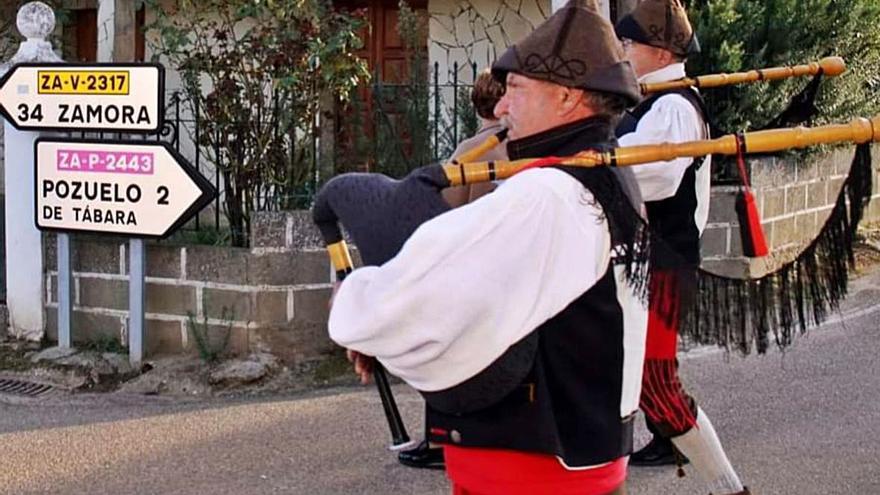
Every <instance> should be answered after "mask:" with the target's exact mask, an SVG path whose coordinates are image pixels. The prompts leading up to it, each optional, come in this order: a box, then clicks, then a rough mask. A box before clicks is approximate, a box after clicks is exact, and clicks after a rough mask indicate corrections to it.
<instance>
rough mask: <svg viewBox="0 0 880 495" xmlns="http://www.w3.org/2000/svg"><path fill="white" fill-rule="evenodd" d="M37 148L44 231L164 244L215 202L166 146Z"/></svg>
mask: <svg viewBox="0 0 880 495" xmlns="http://www.w3.org/2000/svg"><path fill="white" fill-rule="evenodd" d="M35 148H36V159H35V162H36V164H37V173H36V183H35V189H34V193H35V199H36V200H35V202H34V208H35V217H36V222H37V228H38V229H41V230H57V231H64V232H95V233H105V234H121V235H128V236H136V237H165V236H167V235H169V234H171V233H172V232H173V231H174V230H175V229H177V228H178V227H180V226H181V225H183V223H185V222H186V221H187V220H189V219H190V218H191V217H192V216H193V215H195V214H196V213H198V212H199V210H201V209H202V208H204V207H205V206H206V205H207V204H208V203H210V202H211V201H212V200H213V199H214V198H215V197H216V195H217V191H216V190H215V189H214V187H213V186H212V185H211V183H210V182H208V180H207V179H205V178H204V177H203V176H202V175H201V174H199V173H198V171H196V170H195V169H193V167H192V166H191V165H190V164H189V163H187V162H186V160H185V159H184V158H183V157H181V156H180V155H179V154H178V153H176V152H175V151H174V150H173V148H171V147H170V146H169V145H167V144H165V143H158V142H150V141H134V142H112V141H81V140H72V139H51V138H40V139H38V140H37V142H36V145H35ZM8 165H12V164H8Z"/></svg>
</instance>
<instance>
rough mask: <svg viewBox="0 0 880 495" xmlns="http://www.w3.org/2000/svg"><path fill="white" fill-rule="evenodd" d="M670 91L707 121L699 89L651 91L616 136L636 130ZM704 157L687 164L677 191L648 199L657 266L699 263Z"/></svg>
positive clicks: (669, 266)
mask: <svg viewBox="0 0 880 495" xmlns="http://www.w3.org/2000/svg"><path fill="white" fill-rule="evenodd" d="M670 94H676V95H679V96H681V97H682V98H684V99H686V100H687V101H688V102H690V103H691V105H693V106H694V108H696V109H697V112H698V113H699V114H700V116H701V117H702V119H703V122H706V116H707V115H708V113H707V112H706V105H705V103H704V102H703V99H702V97H701V96H700V95H699V94H698V93H697V92H696V91H694V90H692V89H690V88H684V89H678V90H672V91H664V92H659V93H655V94H653V95H651V97H649V98H646V99H645V100H643V101H642V102H641V103H640V104H638V105H637V106H636V107H635V108H633V109H632V110H630V111H628V112H627V113H626V114H625V115H624V117H623V119H621V121H620V123H619V124H618V126H617V130H616V134H617V136H618V137H620V136H623V135H624V134H629V133H631V132H634V131H635V130H636V126H637V125H638V123H639V121H640V120H641V119H642V117H644V116H645V114H647V113H648V111H650V110H651V107H652V106H653V105H654V103H656V102H657V100H659V99H660V98H661V97H663V96H666V95H670ZM704 161H705V158H704V157H701V158H697V159H695V160H694V161H693V163H692V164H691V166H689V167H688V168H687V170H686V171H685V173H684V177H683V178H682V180H681V185H679V187H678V190H677V191H675V195H673V196H672V197H669V198H666V199H662V200H659V201H645V210H646V211H647V214H648V223H649V224H650V225H651V230H652V231H653V232H654V233H656V234H657V235H658V236H659V238H660V240H659V241H658V242H654V243H653V245H652V257H651V261H652V263H653V265H654V267H655V268H671V267H675V266H679V265H681V264H682V262H683V263H684V264H686V265H694V264H699V263H700V229H699V228H697V224H696V222H695V220H694V213H695V212H696V211H697V189H696V186H697V178H696V173H697V169H699V168H700V167H701V166H702V165H703V162H704Z"/></svg>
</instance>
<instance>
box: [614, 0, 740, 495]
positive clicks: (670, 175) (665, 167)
mask: <svg viewBox="0 0 880 495" xmlns="http://www.w3.org/2000/svg"><path fill="white" fill-rule="evenodd" d="M615 30H616V32H617V36H618V37H619V38H620V39H621V42H622V44H623V47H624V50H625V52H626V55H627V58H628V59H629V61H630V62H631V63H632V65H633V69H634V70H635V72H636V75H637V76H638V77H639V82H640V83H642V84H654V83H663V82H668V81H675V80H679V79H683V78H685V77H686V75H685V65H684V62H685V59H686V57H687V56H688V55H692V54H694V53H697V52H698V51H699V44H698V42H697V38H696V35H695V33H694V30H693V28H692V27H691V24H690V22H689V21H688V18H687V14H686V12H685V10H684V7H683V6H682V5H681V3H680V2H679V0H645V1H643V2H641V3H640V4H639V5H638V6H637V7H636V9H635V10H634V11H633V12H632V13H630V14H629V15H626V16H624V17H623V18H622V19H621V20H620V21H619V22H618V23H617V26H616V27H615ZM705 108H706V107H705V105H704V104H703V101H702V98H701V97H700V95H699V93H698V92H697V91H696V90H695V89H693V88H683V89H678V90H670V91H662V92H658V93H653V94H651V95H649V96H648V97H646V98H645V99H644V100H643V101H642V102H641V103H640V104H639V105H637V106H636V107H634V108H633V109H631V110H630V111H628V112H627V115H626V116H625V117H624V119H623V120H622V121H621V123H620V124H619V125H618V127H617V135H618V137H619V140H620V144H621V146H634V145H644V144H659V143H664V142H669V143H680V142H686V141H697V140H701V139H708V138H709V126H708V124H707V118H706V109H705ZM710 161H711V157H710V156H707V157H704V158H697V159H692V158H687V157H685V158H678V159H676V160H673V161H670V162H658V163H652V164H646V165H640V166H638V167H633V171H634V173H635V176H636V179H637V181H638V184H639V188H640V190H641V193H642V197H643V199H644V201H645V207H646V210H647V216H648V223H649V224H650V226H651V229H652V231H653V232H654V233H655V234H656V235H658V236H659V238H660V239H661V241H660V242H658V243H655V244H654V245H652V249H653V256H652V258H651V263H652V265H653V269H654V270H655V273H654V280H652V290H651V298H652V301H651V303H652V304H651V311H650V317H649V320H648V338H647V344H646V357H645V370H644V375H643V381H642V396H641V401H640V407H641V409H642V411H644V413H645V417H646V421H647V424H648V428H649V430H651V432H652V433H653V435H654V436H653V439H652V440H651V442H650V443H649V444H648V445H647V446H646V447H644V448H643V449H641V450H639V451H638V452H636V453H635V454H633V456H632V458H631V459H630V462H631V463H632V464H633V465H637V466H657V465H663V464H672V463H673V462H675V457H676V456H675V455H674V454H675V452H674V450H675V447H673V443H674V444H675V446H677V447H678V449H679V450H680V451H681V452H683V453H684V454H685V455H686V456H687V458H688V459H690V460H691V461H692V462H693V464H694V467H695V468H696V469H697V470H698V471H699V472H700V474H701V475H702V476H703V477H704V478H705V479H706V481H707V482H708V483H709V486H710V491H711V492H712V493H747V491H743V490H744V488H743V486H742V483H741V482H740V479H739V477H738V476H737V474H736V472H735V471H734V469H733V467H732V466H731V464H730V461H729V460H728V458H727V455H726V454H725V453H724V449H723V448H722V447H721V442H720V441H719V440H718V436H717V435H716V433H715V429H714V428H713V427H712V423H711V422H710V421H709V418H708V417H707V416H706V413H705V412H704V411H703V410H702V409H701V408H700V407H699V406H697V404H696V402H694V399H693V398H692V397H691V396H690V395H689V394H687V392H685V390H684V388H683V387H682V384H681V381H680V380H679V377H678V369H677V368H678V362H677V360H676V357H675V356H676V351H677V343H678V325H679V319H678V318H677V316H678V312H679V311H680V309H679V308H678V304H679V302H680V301H679V298H680V296H681V295H680V294H679V293H678V290H679V289H680V286H679V284H677V283H675V280H674V277H675V276H676V275H675V274H676V270H678V269H683V270H685V271H686V270H688V269H693V268H695V267H696V266H698V265H699V263H700V235H701V233H702V231H703V228H704V227H705V226H706V221H707V219H708V211H709V197H710V168H711V166H710V165H711V163H710ZM667 275H668V277H667ZM664 311H666V312H667V313H668V314H664ZM670 439H671V441H670Z"/></svg>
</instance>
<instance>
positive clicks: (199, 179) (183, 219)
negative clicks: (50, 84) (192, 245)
mask: <svg viewBox="0 0 880 495" xmlns="http://www.w3.org/2000/svg"><path fill="white" fill-rule="evenodd" d="M40 143H76V144H89V145H95V146H103V145H108V144H110V145H123V146H151V147H162V148H165V150H167V151H168V153H170V154H171V156H172V157H173V158H174V160H175V161H177V164H178V165H179V166H180V168H181V169H183V171H184V172H185V173H186V175H188V176H189V178H190V179H192V181H193V182H194V183H195V184H196V186H198V188H199V189H200V190H201V191H202V194H201V196H199V198H198V199H196V201H195V202H193V204H192V205H190V207H189V208H187V209H186V210H184V212H183V213H182V214H181V215H180V216H179V217H177V220H175V222H174V223H172V224H171V226H169V227H168V229H167V230H165V232H163V233H162V234H159V235H155V234H130V233H126V232H108V231H106V230H91V229H62V228H58V227H44V226H41V225H40V220H39V218H40V217H39V213H40V212H39V206H38V204H37V203H38V198H39V194H40V164H39V162H38V161H37V154H38V153H37V151H38V149H39V146H40ZM216 198H217V188H216V187H214V185H213V184H211V182H210V181H209V180H208V179H207V178H206V177H205V176H204V175H202V174H201V173H200V172H199V171H198V170H196V168H195V167H193V166H192V164H191V163H190V162H189V160H187V159H186V158H184V157H183V155H181V154H180V153H178V152H177V150H175V149H174V147H172V146H171V145H170V144H168V143H166V142H164V141H149V140H143V141H140V140H124V139H97V140H96V139H76V138H63V137H47V136H44V137H39V138H37V139H36V140H35V141H34V225H35V226H36V228H37V229H38V230H40V231H43V232H60V233H63V234H77V233H79V234H95V235H101V236H120V237H127V238H130V239H165V238H166V237H168V236H170V235H171V234H173V233H174V232H175V231H177V229H179V228H180V227H182V226H183V225H184V224H186V223H187V222H189V221H190V219H192V217H194V216H195V215H196V214H198V213H199V212H200V211H201V210H202V209H203V208H205V207H206V206H208V205H209V204H211V202H212V201H214V200H215V199H216Z"/></svg>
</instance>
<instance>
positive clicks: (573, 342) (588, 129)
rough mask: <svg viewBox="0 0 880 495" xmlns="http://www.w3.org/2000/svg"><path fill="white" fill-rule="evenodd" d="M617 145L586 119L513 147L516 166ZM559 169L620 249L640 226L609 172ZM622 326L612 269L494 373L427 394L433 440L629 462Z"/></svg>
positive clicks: (605, 128) (580, 462)
mask: <svg viewBox="0 0 880 495" xmlns="http://www.w3.org/2000/svg"><path fill="white" fill-rule="evenodd" d="M613 144H614V138H613V136H612V135H611V126H610V123H609V122H608V121H605V120H602V119H588V120H586V121H581V122H578V123H575V124H570V125H568V126H564V127H562V128H557V129H554V130H551V131H548V132H546V133H541V134H539V135H537V136H532V137H530V138H526V139H523V140H520V141H513V142H511V143H510V145H509V146H508V151H509V154H510V156H511V158H512V159H516V158H518V157H522V156H529V157H539V156H549V155H557V156H564V155H569V154H573V153H575V152H578V151H581V150H584V149H587V148H593V149H596V148H599V149H602V148H607V147H608V146H612V145H613ZM558 168H559V169H560V170H563V171H564V172H566V173H568V174H570V175H571V176H572V177H574V178H575V179H577V180H578V181H579V182H581V183H582V184H583V185H584V187H586V188H588V189H589V190H590V191H591V192H592V193H593V194H594V196H595V198H596V200H597V201H598V202H599V203H600V204H601V205H602V207H603V210H604V212H605V214H606V216H607V218H608V220H609V225H610V226H611V231H612V244H615V243H616V242H617V241H618V240H619V237H620V236H621V235H622V234H621V232H623V231H624V230H625V229H620V228H617V227H615V226H619V225H622V224H626V223H627V222H631V221H633V219H625V218H623V215H629V216H634V215H635V212H634V210H633V209H632V208H631V206H630V204H629V201H627V195H626V194H625V193H624V190H625V188H624V186H623V185H622V184H621V183H620V179H619V177H618V176H617V175H615V174H614V173H613V172H612V170H611V169H608V168H601V169H583V168H576V167H558ZM622 203H623V204H625V207H622V206H621V204H622ZM623 235H625V234H623ZM623 318H624V316H623V310H622V309H621V305H620V303H619V302H618V298H617V280H616V277H615V267H614V264H613V263H611V264H609V266H608V269H607V271H606V272H605V274H604V275H603V276H602V278H601V279H600V280H599V281H598V282H597V283H596V284H595V285H594V286H593V287H591V288H590V289H589V290H587V291H586V292H585V293H584V294H582V295H581V296H580V297H578V298H577V299H575V300H574V301H572V302H571V303H570V304H569V305H568V306H567V307H566V308H565V309H564V310H563V311H562V312H560V313H559V314H557V315H555V316H554V317H553V318H551V319H550V320H548V321H547V322H545V323H544V324H542V325H541V326H539V327H538V328H537V329H535V331H533V332H532V333H531V334H529V335H528V336H527V337H525V338H524V339H522V340H521V341H520V342H518V343H516V344H515V345H513V346H511V348H510V349H509V350H508V351H507V352H506V353H505V354H504V355H502V356H501V357H500V358H499V359H498V360H496V361H495V362H494V363H493V364H492V365H490V366H489V367H488V368H487V369H486V370H484V371H482V372H481V373H479V374H477V375H476V376H474V377H472V378H471V379H469V380H467V381H465V382H464V383H462V384H460V385H457V386H455V387H452V388H450V389H447V390H444V391H440V392H432V393H424V394H423V395H424V396H425V399H426V402H427V405H428V407H427V426H428V438H429V440H431V441H434V442H439V443H452V444H456V445H461V446H466V447H485V448H498V449H512V450H520V451H526V452H534V453H543V454H549V455H556V456H559V457H560V458H561V459H563V461H564V462H565V463H566V464H567V465H569V466H572V467H576V466H590V465H595V464H601V463H604V462H608V461H611V460H614V459H616V458H618V457H621V456H623V455H626V454H628V453H629V452H630V451H631V450H632V417H631V416H627V417H625V418H621V413H620V407H621V406H620V404H621V397H622V387H623V361H624V359H623V358H624V347H623V343H624V338H623V337H624V321H623Z"/></svg>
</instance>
